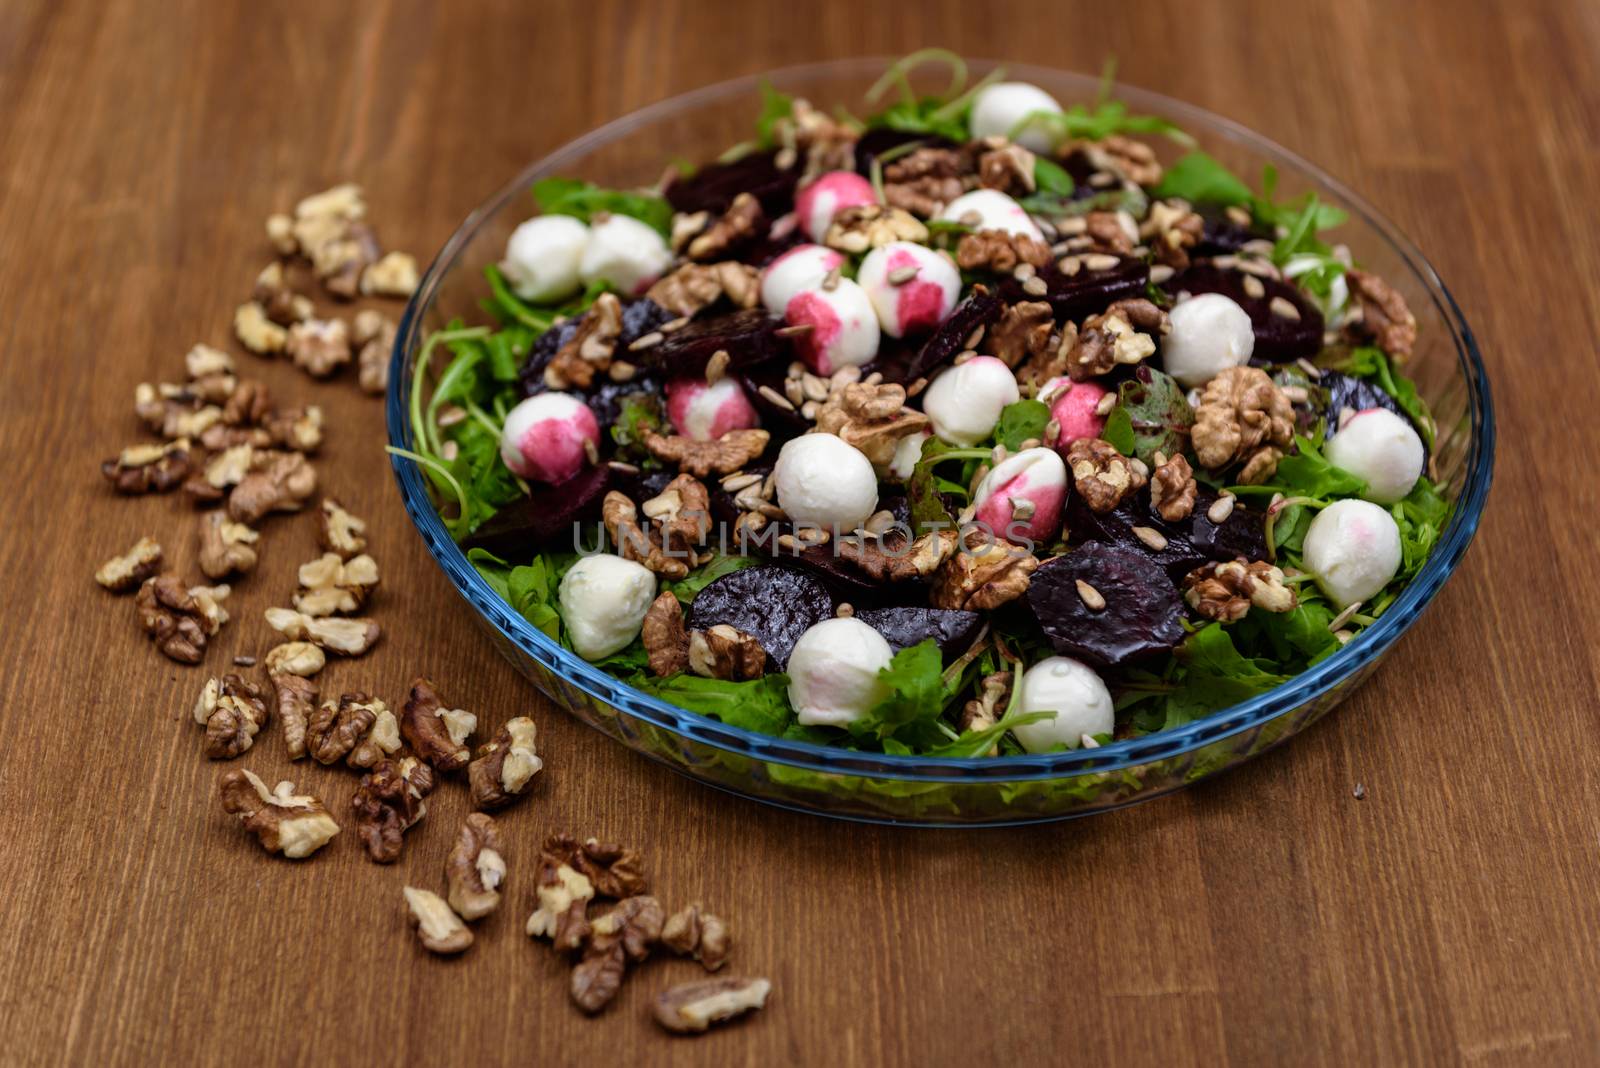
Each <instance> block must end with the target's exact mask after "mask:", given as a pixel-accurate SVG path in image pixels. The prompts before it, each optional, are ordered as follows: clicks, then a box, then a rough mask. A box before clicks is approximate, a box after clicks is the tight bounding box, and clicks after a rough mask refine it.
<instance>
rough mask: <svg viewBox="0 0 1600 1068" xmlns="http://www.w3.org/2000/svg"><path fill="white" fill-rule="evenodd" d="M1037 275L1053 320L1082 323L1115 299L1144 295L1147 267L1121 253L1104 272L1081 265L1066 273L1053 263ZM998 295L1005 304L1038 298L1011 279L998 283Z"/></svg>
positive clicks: (1147, 279) (1104, 308)
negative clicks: (1113, 265)
mask: <svg viewBox="0 0 1600 1068" xmlns="http://www.w3.org/2000/svg"><path fill="white" fill-rule="evenodd" d="M1039 277H1040V278H1042V279H1044V283H1045V285H1046V286H1047V287H1048V289H1047V291H1046V293H1045V295H1044V298H1043V299H1045V300H1047V301H1049V302H1050V308H1051V310H1052V311H1053V312H1054V313H1055V317H1056V321H1057V322H1061V321H1063V320H1066V319H1071V320H1072V321H1073V322H1081V321H1082V320H1083V319H1084V318H1085V317H1087V316H1090V315H1097V314H1099V313H1100V312H1103V311H1105V310H1106V308H1108V307H1110V306H1111V304H1113V303H1114V302H1116V301H1119V300H1126V299H1127V298H1129V297H1142V296H1144V295H1145V290H1146V286H1147V285H1148V284H1149V281H1150V268H1149V266H1148V265H1147V264H1146V263H1145V262H1144V261H1143V260H1136V259H1132V258H1131V257H1126V256H1124V257H1120V258H1119V259H1118V260H1117V265H1116V266H1115V267H1108V268H1106V269H1105V270H1103V271H1091V270H1088V269H1087V268H1084V269H1081V270H1079V271H1078V273H1077V274H1074V275H1068V274H1064V273H1063V272H1062V271H1061V270H1060V269H1059V268H1058V267H1056V266H1054V265H1053V264H1052V265H1051V266H1049V267H1046V268H1045V269H1044V270H1042V271H1040V272H1039ZM1000 296H1001V297H1002V298H1003V299H1004V300H1005V302H1006V303H1007V304H1014V303H1016V302H1017V301H1020V300H1038V299H1040V298H1038V297H1033V296H1029V295H1028V294H1026V293H1024V292H1023V291H1022V283H1021V282H1018V281H1017V280H1016V279H1014V278H1007V279H1006V280H1005V281H1003V282H1001V283H1000Z"/></svg>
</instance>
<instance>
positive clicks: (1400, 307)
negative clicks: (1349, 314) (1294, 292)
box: [1344, 267, 1417, 360]
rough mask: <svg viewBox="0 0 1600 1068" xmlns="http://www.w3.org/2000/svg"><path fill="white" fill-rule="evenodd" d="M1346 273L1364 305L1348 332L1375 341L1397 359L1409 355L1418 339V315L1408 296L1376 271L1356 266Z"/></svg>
mask: <svg viewBox="0 0 1600 1068" xmlns="http://www.w3.org/2000/svg"><path fill="white" fill-rule="evenodd" d="M1344 277H1345V280H1346V281H1347V282H1349V283H1350V294H1351V295H1352V296H1353V297H1355V298H1356V300H1357V301H1358V302H1359V306H1360V309H1361V315H1360V318H1352V319H1351V320H1350V322H1349V324H1348V326H1347V327H1346V331H1347V333H1349V334H1350V336H1351V337H1352V338H1354V339H1355V340H1357V341H1367V340H1371V341H1373V342H1375V343H1376V344H1377V346H1378V347H1379V348H1380V349H1382V350H1383V351H1384V352H1387V353H1388V354H1389V355H1390V356H1393V357H1394V358H1395V359H1397V360H1406V359H1409V358H1410V356H1411V352H1412V349H1413V348H1414V347H1415V346H1416V343H1417V317H1416V316H1415V315H1413V314H1411V309H1410V307H1408V306H1407V305H1406V299H1405V297H1402V296H1401V295H1400V292H1399V290H1396V289H1395V288H1393V287H1392V286H1390V285H1389V283H1388V282H1385V281H1384V280H1383V279H1382V278H1379V277H1378V276H1377V275H1375V274H1369V273H1368V272H1366V271H1358V270H1356V269H1355V268H1354V267H1351V268H1349V269H1347V270H1346V271H1345V273H1344Z"/></svg>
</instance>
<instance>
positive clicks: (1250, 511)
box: [1067, 487, 1267, 582]
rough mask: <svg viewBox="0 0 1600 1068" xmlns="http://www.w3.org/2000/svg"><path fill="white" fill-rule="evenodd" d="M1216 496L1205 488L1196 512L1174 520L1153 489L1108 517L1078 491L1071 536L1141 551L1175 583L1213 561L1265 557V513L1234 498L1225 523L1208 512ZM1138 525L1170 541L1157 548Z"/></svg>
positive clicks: (1070, 508)
mask: <svg viewBox="0 0 1600 1068" xmlns="http://www.w3.org/2000/svg"><path fill="white" fill-rule="evenodd" d="M1216 499H1217V497H1216V494H1214V493H1212V492H1211V491H1210V490H1208V489H1206V488H1204V487H1201V489H1200V492H1199V493H1198V495H1197V496H1196V498H1195V506H1194V511H1193V512H1191V513H1190V514H1189V515H1188V517H1187V518H1184V519H1180V520H1178V521H1177V522H1175V523H1170V522H1168V521H1167V520H1165V519H1162V518H1161V516H1160V515H1159V514H1157V513H1156V512H1155V511H1153V510H1152V509H1151V507H1150V493H1149V490H1147V489H1146V490H1141V491H1140V492H1139V493H1138V494H1136V495H1135V496H1133V497H1131V498H1129V499H1128V500H1125V501H1123V502H1122V503H1121V504H1120V505H1118V506H1117V507H1116V508H1115V509H1113V510H1112V511H1110V512H1107V513H1105V514H1104V515H1099V514H1096V513H1095V512H1093V511H1090V509H1089V508H1088V506H1087V505H1085V504H1084V503H1083V498H1082V497H1080V496H1078V494H1076V493H1074V494H1071V495H1069V497H1068V500H1067V531H1068V539H1069V540H1070V541H1071V542H1072V543H1073V544H1079V543H1083V542H1100V543H1102V544H1105V545H1116V546H1120V547H1122V548H1125V549H1131V550H1133V551H1134V552H1138V553H1142V554H1144V555H1145V556H1147V557H1149V558H1150V559H1151V560H1153V561H1155V562H1156V563H1157V564H1159V565H1161V567H1162V568H1164V569H1165V570H1166V572H1167V575H1168V577H1170V578H1171V579H1172V581H1173V582H1179V581H1181V580H1182V579H1183V576H1185V575H1187V574H1188V573H1189V572H1190V571H1193V570H1194V569H1195V568H1197V567H1199V566H1200V565H1201V564H1205V563H1209V562H1210V561H1212V560H1217V561H1226V560H1232V559H1234V558H1235V557H1239V556H1242V557H1244V558H1245V559H1247V560H1264V559H1266V554H1267V542H1266V536H1265V534H1264V532H1263V522H1264V519H1265V517H1264V516H1263V514H1262V513H1261V512H1259V511H1257V510H1256V509H1254V508H1250V507H1248V506H1247V505H1245V504H1243V503H1240V502H1237V501H1236V502H1235V504H1234V508H1233V511H1232V512H1231V513H1229V515H1228V518H1227V519H1226V520H1224V521H1223V522H1222V523H1221V524H1217V523H1213V522H1211V520H1210V519H1209V518H1207V516H1206V512H1207V510H1208V509H1209V508H1210V507H1211V505H1212V502H1214V501H1215V500H1216ZM1134 527H1149V528H1150V529H1152V530H1154V531H1157V532H1158V533H1159V534H1160V535H1161V536H1162V537H1163V538H1165V539H1167V545H1166V548H1164V549H1152V548H1151V547H1150V546H1149V545H1146V544H1145V543H1144V542H1143V541H1141V540H1140V539H1139V537H1138V535H1136V534H1134V532H1133V528H1134Z"/></svg>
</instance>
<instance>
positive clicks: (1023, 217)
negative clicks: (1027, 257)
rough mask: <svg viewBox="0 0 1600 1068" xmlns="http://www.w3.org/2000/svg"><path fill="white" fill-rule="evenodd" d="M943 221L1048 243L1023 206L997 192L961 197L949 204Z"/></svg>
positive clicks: (941, 214)
mask: <svg viewBox="0 0 1600 1068" xmlns="http://www.w3.org/2000/svg"><path fill="white" fill-rule="evenodd" d="M939 218H941V219H945V220H947V221H949V222H958V223H963V224H965V225H968V226H971V227H972V228H973V229H974V230H1003V231H1004V232H1006V233H1008V234H1019V235H1022V236H1024V237H1031V238H1033V239H1034V240H1035V241H1042V240H1044V235H1043V234H1042V233H1040V232H1039V227H1037V226H1036V225H1034V222H1033V220H1032V219H1030V218H1029V217H1028V213H1027V212H1026V211H1025V210H1023V207H1022V205H1021V204H1018V203H1017V202H1016V201H1015V200H1012V199H1011V198H1010V197H1008V196H1006V195H1005V194H1004V193H1002V192H1000V191H999V190H996V189H974V190H973V191H972V192H970V193H963V194H961V195H960V196H958V197H956V198H955V199H954V200H952V201H951V202H950V203H948V204H946V205H945V207H944V210H943V211H941V212H940V213H939Z"/></svg>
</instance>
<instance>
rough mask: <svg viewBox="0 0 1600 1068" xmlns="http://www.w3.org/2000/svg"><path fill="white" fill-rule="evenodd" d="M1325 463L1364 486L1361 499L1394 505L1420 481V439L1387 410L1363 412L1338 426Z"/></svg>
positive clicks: (1328, 448) (1329, 444) (1325, 451)
mask: <svg viewBox="0 0 1600 1068" xmlns="http://www.w3.org/2000/svg"><path fill="white" fill-rule="evenodd" d="M1324 455H1326V456H1327V458H1328V462H1329V463H1331V464H1333V465H1334V466H1335V467H1342V468H1344V469H1345V470H1346V471H1348V472H1350V473H1351V474H1352V475H1355V476H1356V477H1357V478H1359V479H1362V480H1364V481H1365V482H1366V484H1367V488H1366V491H1365V492H1363V493H1362V494H1361V495H1362V496H1363V497H1365V498H1366V499H1367V500H1369V501H1376V502H1377V503H1379V504H1394V503H1395V502H1396V501H1399V500H1402V499H1404V498H1405V495H1406V494H1408V493H1410V492H1411V487H1413V486H1415V485H1416V484H1417V479H1419V478H1421V477H1422V461H1423V448H1422V438H1421V437H1419V436H1418V435H1417V432H1416V431H1415V430H1413V429H1412V428H1411V424H1410V423H1408V422H1406V421H1405V420H1404V419H1402V418H1400V417H1399V416H1398V415H1396V414H1394V413H1393V412H1391V411H1390V410H1389V409H1387V408H1367V409H1364V410H1363V411H1359V412H1357V413H1355V414H1354V415H1352V416H1351V417H1350V418H1349V419H1346V420H1345V421H1344V423H1343V424H1341V425H1340V427H1339V429H1338V431H1337V432H1335V433H1334V435H1333V438H1332V439H1331V440H1330V441H1329V442H1328V445H1327V448H1326V449H1325V450H1324Z"/></svg>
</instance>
